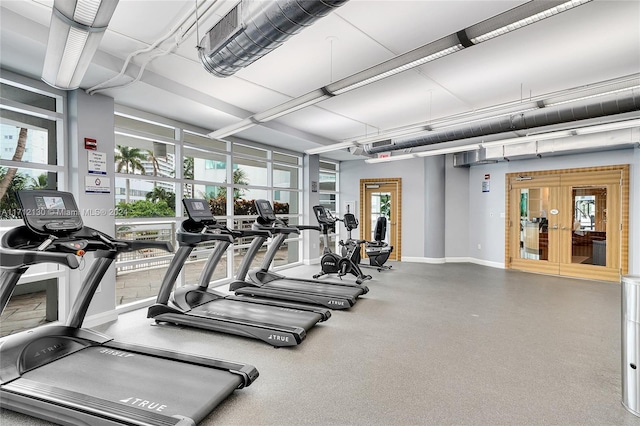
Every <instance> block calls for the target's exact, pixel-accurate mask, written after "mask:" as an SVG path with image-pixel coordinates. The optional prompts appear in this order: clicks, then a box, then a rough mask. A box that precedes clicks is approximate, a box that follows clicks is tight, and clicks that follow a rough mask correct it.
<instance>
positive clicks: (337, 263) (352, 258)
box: [313, 206, 371, 284]
mask: <svg viewBox="0 0 640 426" xmlns="http://www.w3.org/2000/svg"><path fill="white" fill-rule="evenodd" d="M313 212H314V213H315V215H316V219H318V224H319V225H320V230H321V232H322V238H323V242H324V249H323V252H322V253H323V254H322V258H321V259H320V267H321V271H320V272H319V273H317V274H315V275H314V276H313V278H314V279H317V278H319V277H321V276H323V275H329V274H337V275H338V277H340V279H342V277H343V276H344V275H347V274H353V275H354V276H355V277H356V283H357V284H362V283H363V282H364V281H366V280H370V279H371V275H365V274H363V273H362V270H361V269H360V267H359V266H358V262H359V258H360V251H359V247H358V246H357V245H352V246H350V247H349V248H348V249H347V251H346V252H345V253H344V254H343V255H342V256H340V255H339V254H337V253H333V252H332V251H331V248H329V231H331V232H335V229H336V222H338V221H341V219H338V218H336V217H334V216H333V215H332V214H331V213H330V212H329V211H328V210H327V209H325V208H324V207H323V206H314V207H313ZM340 245H341V246H343V247H344V242H343V241H340Z"/></svg>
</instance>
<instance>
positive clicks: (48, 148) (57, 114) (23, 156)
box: [0, 74, 66, 336]
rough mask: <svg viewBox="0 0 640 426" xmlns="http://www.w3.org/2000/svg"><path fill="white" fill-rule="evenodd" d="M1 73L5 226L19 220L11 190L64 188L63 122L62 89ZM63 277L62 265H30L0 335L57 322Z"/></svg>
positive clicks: (0, 213) (1, 223)
mask: <svg viewBox="0 0 640 426" xmlns="http://www.w3.org/2000/svg"><path fill="white" fill-rule="evenodd" d="M4 77H5V74H3V82H2V83H0V92H2V99H8V100H10V101H11V102H12V106H11V109H6V108H4V107H2V108H0V135H1V136H0V228H2V229H4V230H6V229H9V228H13V227H15V226H19V225H21V224H22V220H20V217H21V216H20V212H19V210H18V207H19V206H18V203H17V200H16V198H15V191H16V190H20V189H43V188H48V189H65V188H64V182H60V181H59V176H60V175H61V174H63V173H64V172H65V171H66V169H65V165H64V158H65V155H64V144H63V143H62V141H58V137H59V135H62V134H63V127H64V123H65V116H64V114H63V113H62V108H61V105H62V104H63V96H64V95H63V93H62V92H58V91H55V90H53V89H51V88H49V87H48V86H45V85H44V84H40V82H37V81H34V82H33V86H34V87H33V88H27V87H25V85H24V84H23V83H20V84H19V83H14V82H12V81H9V79H8V78H7V79H4ZM18 86H20V87H18ZM1 103H2V100H0V104H1ZM0 106H1V105H0ZM65 277H66V270H65V268H64V267H61V266H57V265H53V264H42V265H37V266H34V267H33V268H31V269H29V270H28V271H27V273H26V274H25V275H24V276H23V277H22V279H21V283H20V284H19V285H17V286H16V288H15V290H14V292H13V295H12V297H11V299H10V300H9V303H8V304H7V306H6V308H5V310H4V311H3V313H2V318H0V336H5V335H7V334H11V333H16V332H19V331H22V330H25V329H29V328H33V327H36V326H38V325H41V324H44V323H47V322H51V321H56V320H57V319H58V293H59V288H61V286H62V287H64V286H66V280H65Z"/></svg>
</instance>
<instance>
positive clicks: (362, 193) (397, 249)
mask: <svg viewBox="0 0 640 426" xmlns="http://www.w3.org/2000/svg"><path fill="white" fill-rule="evenodd" d="M376 183H378V184H379V183H391V184H394V183H395V185H396V190H397V195H398V196H397V197H396V198H397V201H396V203H397V209H396V210H397V219H396V240H397V242H396V246H397V247H396V246H394V247H393V251H394V252H395V253H396V258H397V259H398V261H400V260H401V259H402V178H375V179H360V223H365V222H363V220H365V217H364V216H365V203H366V200H365V192H366V185H370V184H376ZM389 226H391V224H390V225H389ZM360 239H363V240H365V239H367V236H365V226H361V227H360ZM389 244H391V242H389Z"/></svg>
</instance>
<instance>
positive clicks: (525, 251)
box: [519, 187, 549, 260]
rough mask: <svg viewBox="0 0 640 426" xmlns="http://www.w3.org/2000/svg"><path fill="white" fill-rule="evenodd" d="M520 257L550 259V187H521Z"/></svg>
mask: <svg viewBox="0 0 640 426" xmlns="http://www.w3.org/2000/svg"><path fill="white" fill-rule="evenodd" d="M519 198H520V258H521V259H534V260H549V238H548V235H549V222H548V220H547V212H548V211H549V188H548V187H544V188H522V189H520V197H519Z"/></svg>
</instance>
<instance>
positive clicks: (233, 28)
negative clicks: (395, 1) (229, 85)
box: [198, 0, 348, 77]
mask: <svg viewBox="0 0 640 426" xmlns="http://www.w3.org/2000/svg"><path fill="white" fill-rule="evenodd" d="M347 1H348V0H277V1H268V2H267V1H258V2H253V3H249V2H247V1H242V2H241V3H240V4H239V7H238V6H236V8H234V9H233V10H232V11H231V12H229V14H227V15H226V16H225V17H224V18H223V19H222V20H221V22H219V23H218V24H216V25H215V26H214V27H213V28H212V29H211V30H210V31H209V32H208V33H207V34H206V35H205V37H204V38H203V39H202V41H201V42H200V46H202V47H200V48H199V49H198V55H199V56H200V60H201V61H202V63H203V65H204V67H205V68H206V70H207V71H209V72H210V73H211V74H214V75H216V76H218V77H228V76H231V75H233V74H235V73H236V72H237V71H239V70H240V69H242V68H243V67H246V66H248V65H250V64H252V63H253V62H255V61H256V60H258V59H260V58H262V57H263V56H264V55H266V54H267V53H269V52H271V51H273V50H274V49H276V48H277V47H279V46H280V45H281V44H282V43H284V42H285V41H286V40H288V39H289V38H290V37H291V36H293V35H295V34H297V33H298V32H300V31H301V30H302V29H303V28H305V27H308V26H310V25H312V24H313V23H314V22H316V21H317V20H318V19H320V18H322V17H323V16H326V15H328V14H329V13H330V12H331V11H333V10H334V9H336V8H338V7H340V6H342V5H343V4H344V3H346V2H347ZM250 4H254V5H256V7H255V8H252V10H248V9H250V7H249V6H248V5H250ZM243 8H245V9H247V10H245V11H243V10H242V9H243ZM243 15H245V16H246V18H243Z"/></svg>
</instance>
